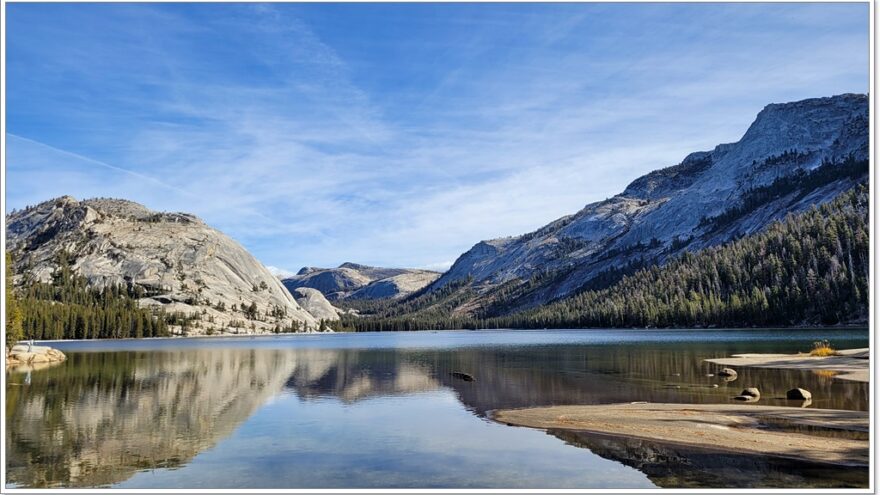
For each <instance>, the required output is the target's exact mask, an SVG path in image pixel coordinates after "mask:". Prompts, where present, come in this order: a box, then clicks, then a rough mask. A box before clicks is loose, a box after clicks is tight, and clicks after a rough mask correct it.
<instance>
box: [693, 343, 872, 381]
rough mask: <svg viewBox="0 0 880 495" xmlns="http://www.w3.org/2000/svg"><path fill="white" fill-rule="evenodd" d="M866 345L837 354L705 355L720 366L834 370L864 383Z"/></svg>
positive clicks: (838, 373)
mask: <svg viewBox="0 0 880 495" xmlns="http://www.w3.org/2000/svg"><path fill="white" fill-rule="evenodd" d="M869 355H870V352H869V350H868V349H867V348H865V349H846V350H842V351H837V355H836V356H826V357H817V356H810V355H809V354H734V355H733V357H729V358H717V359H707V360H706V361H708V362H710V363H715V364H720V365H722V366H731V367H734V368H735V367H737V366H746V367H754V368H779V369H793V370H809V371H813V370H823V371H833V372H834V373H836V374H835V375H834V378H839V379H841V380H852V381H857V382H865V383H867V382H868V380H869V379H870V368H869V366H868V364H869V363H868V357H869Z"/></svg>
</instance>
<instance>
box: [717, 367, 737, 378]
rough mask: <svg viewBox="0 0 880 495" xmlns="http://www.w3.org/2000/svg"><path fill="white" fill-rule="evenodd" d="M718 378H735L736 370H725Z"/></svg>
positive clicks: (720, 372)
mask: <svg viewBox="0 0 880 495" xmlns="http://www.w3.org/2000/svg"><path fill="white" fill-rule="evenodd" d="M718 376H733V377H735V376H736V370H734V369H731V368H723V369H722V370H721V371H719V372H718Z"/></svg>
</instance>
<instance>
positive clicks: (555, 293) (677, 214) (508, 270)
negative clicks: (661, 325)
mask: <svg viewBox="0 0 880 495" xmlns="http://www.w3.org/2000/svg"><path fill="white" fill-rule="evenodd" d="M867 158H868V98H867V96H866V95H857V94H844V95H839V96H834V97H829V98H815V99H809V100H803V101H798V102H794V103H785V104H772V105H768V106H766V107H765V108H764V109H763V110H762V111H761V112H760V113H759V114H758V116H757V118H756V119H755V121H754V123H753V124H752V125H751V126H750V127H749V129H748V130H747V131H746V133H745V134H744V135H743V137H742V139H740V140H739V141H738V142H736V143H731V144H721V145H718V146H717V147H715V149H713V150H711V151H702V152H696V153H692V154H690V155H688V156H687V157H685V159H684V160H682V162H681V163H680V164H678V165H675V166H671V167H668V168H665V169H662V170H658V171H655V172H651V173H649V174H647V175H645V176H643V177H640V178H638V179H636V180H635V181H633V182H632V183H631V184H630V185H629V186H628V187H627V188H626V189H625V190H624V191H623V192H622V193H620V194H618V195H617V196H614V197H612V198H610V199H607V200H604V201H600V202H596V203H592V204H589V205H587V206H586V207H584V209H582V210H581V211H579V212H577V213H575V214H573V215H569V216H566V217H563V218H560V219H558V220H556V221H554V222H552V223H550V224H548V225H546V226H545V227H542V228H540V229H538V230H536V231H534V232H531V233H528V234H525V235H521V236H517V237H508V238H502V239H493V240H488V241H482V242H479V243H477V244H476V245H475V246H474V247H473V248H471V249H470V250H469V251H467V252H466V253H464V254H462V255H461V256H460V257H459V258H458V259H457V260H456V262H455V263H454V264H453V266H452V267H451V268H450V270H449V271H448V272H446V273H444V274H443V276H441V277H440V278H439V279H438V280H437V281H436V282H434V283H433V284H432V285H431V287H430V290H432V291H435V290H438V289H440V288H443V287H445V286H447V285H450V284H453V283H458V284H460V283H462V281H467V280H470V282H469V285H470V286H472V287H475V288H477V289H478V290H479V291H482V292H483V293H484V294H487V296H486V298H487V299H490V298H491V297H492V296H490V295H488V294H490V293H491V292H492V291H493V290H494V289H496V288H498V287H501V286H506V287H507V288H508V289H509V287H510V286H511V284H512V285H514V286H515V285H516V284H518V283H520V282H522V281H525V280H529V279H532V284H531V285H532V286H533V287H537V288H536V289H530V291H531V292H530V293H529V294H525V295H522V296H521V300H520V301H519V302H518V303H517V304H518V305H519V307H529V306H534V305H536V304H541V303H544V302H547V301H550V300H554V299H558V298H561V297H565V296H567V295H570V294H572V293H574V292H577V291H578V289H582V288H585V287H589V286H591V285H592V286H596V285H600V284H601V283H602V281H603V280H605V279H607V278H609V276H611V275H613V274H614V273H620V272H623V271H625V270H626V269H627V268H631V267H633V266H649V265H652V264H656V263H663V262H664V261H665V260H666V259H669V258H670V257H672V256H675V255H677V254H679V253H681V252H683V251H686V250H688V251H695V250H699V249H702V248H705V247H709V246H715V245H719V244H722V243H725V242H727V241H730V240H732V239H736V238H738V237H741V236H743V235H747V234H751V233H754V232H757V231H760V230H761V229H763V227H765V226H766V225H768V224H769V223H771V222H773V221H775V220H779V219H781V218H783V217H784V216H785V215H787V214H789V213H792V212H798V211H803V210H805V209H807V208H809V207H810V206H812V205H815V204H818V203H823V202H826V201H828V200H830V199H832V198H833V197H835V196H836V195H837V194H839V193H840V192H842V191H845V190H847V189H849V188H851V187H852V186H853V185H854V184H855V183H857V182H858V181H859V180H861V179H863V178H864V177H865V176H866V175H867V172H868V170H867V163H866V160H867ZM536 280H537V283H536V282H535V281H536ZM484 302H485V301H484ZM479 306H480V304H476V305H475V304H474V303H473V301H471V302H469V304H468V308H473V307H479ZM514 309H516V308H514Z"/></svg>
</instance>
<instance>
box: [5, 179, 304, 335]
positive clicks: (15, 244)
mask: <svg viewBox="0 0 880 495" xmlns="http://www.w3.org/2000/svg"><path fill="white" fill-rule="evenodd" d="M6 229H7V230H6V231H7V240H8V247H7V249H9V250H10V251H11V252H13V253H14V254H15V259H16V261H15V272H16V273H17V274H19V275H18V276H17V277H16V281H17V282H18V283H19V285H21V284H23V283H25V282H26V281H27V280H31V281H33V282H48V281H51V279H52V275H53V274H54V273H55V272H56V270H57V269H58V268H59V261H58V256H59V254H61V253H62V252H63V253H64V254H65V258H66V257H68V256H69V257H70V258H71V268H72V269H73V271H74V272H75V273H77V274H78V275H81V276H83V277H85V278H86V279H87V280H88V284H89V285H90V286H93V287H98V288H101V287H106V286H124V287H131V286H137V287H140V288H142V289H143V290H144V292H145V295H146V297H143V298H141V299H140V300H139V301H138V302H139V305H140V306H142V307H149V308H154V309H156V310H159V309H161V310H162V311H164V312H165V313H167V314H177V315H179V316H180V318H179V319H181V320H182V321H184V322H187V323H186V325H187V326H188V327H187V328H186V333H190V334H202V333H211V332H220V333H268V332H273V331H275V330H276V329H277V328H282V329H291V328H293V329H302V330H305V329H311V330H314V329H316V328H317V327H318V321H317V319H316V318H315V317H314V316H312V315H311V314H309V313H308V312H307V311H305V310H304V309H303V308H302V307H300V306H299V304H298V303H297V302H296V300H295V299H294V298H293V296H292V295H291V294H290V293H289V292H287V290H286V289H285V288H284V286H283V285H282V284H281V283H280V281H278V280H277V278H275V277H274V276H272V274H271V273H270V272H269V271H268V269H266V267H264V266H263V265H262V264H261V263H260V262H259V261H257V260H256V258H254V257H253V256H252V255H251V254H250V253H248V252H247V250H245V249H244V247H242V246H241V245H240V244H238V243H237V242H236V241H234V240H233V239H231V238H230V237H228V236H226V235H225V234H223V233H222V232H220V231H219V230H216V229H214V228H212V227H210V226H209V225H207V224H206V223H205V222H204V221H202V220H201V219H199V218H198V217H196V216H195V215H191V214H187V213H165V212H156V211H153V210H150V209H148V208H146V207H144V206H143V205H140V204H138V203H135V202H133V201H129V200H118V199H107V198H95V199H88V200H83V201H77V200H76V199H75V198H73V197H71V196H61V197H59V198H55V199H51V200H48V201H44V202H42V203H39V204H37V205H34V206H30V207H28V208H26V209H24V210H21V211H15V212H12V213H11V214H9V215H7V217H6ZM182 330H183V328H181V331H182Z"/></svg>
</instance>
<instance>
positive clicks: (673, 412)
mask: <svg viewBox="0 0 880 495" xmlns="http://www.w3.org/2000/svg"><path fill="white" fill-rule="evenodd" d="M489 417H490V418H491V419H492V420H493V421H495V422H498V423H502V424H506V425H509V426H522V427H527V428H535V429H541V430H545V431H547V432H549V433H552V432H554V431H571V432H589V433H596V434H603V435H613V436H619V437H624V438H631V439H641V440H649V441H656V442H658V443H661V444H669V445H684V446H691V447H698V448H703V449H711V450H715V451H719V452H728V453H740V454H749V455H760V456H772V457H777V458H784V459H794V460H798V461H807V462H815V463H821V464H830V465H838V466H858V467H867V466H868V465H869V463H870V455H869V449H870V442H869V440H868V439H867V436H868V435H869V434H870V433H869V431H870V422H869V415H868V412H867V411H846V410H837V409H812V408H806V409H802V408H795V407H780V406H757V405H734V404H668V403H626V404H608V405H589V406H551V407H537V408H527V409H506V410H497V411H492V412H491V413H490V415H489ZM820 432H821V433H822V434H819V433H820ZM811 433H812V434H811ZM861 435H864V436H865V439H864V440H862V439H859V438H858V437H859V436H861ZM847 436H850V437H853V436H854V437H856V438H847Z"/></svg>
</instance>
